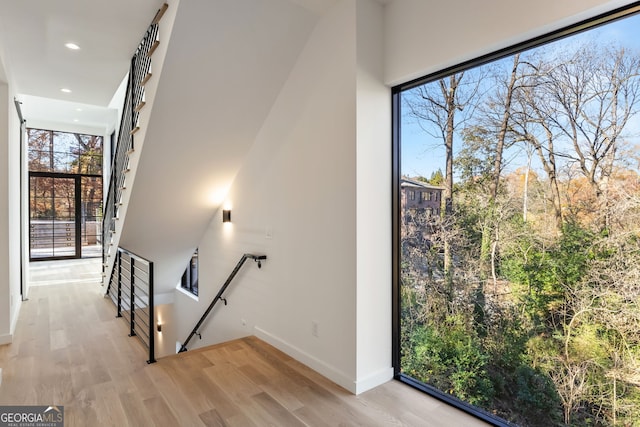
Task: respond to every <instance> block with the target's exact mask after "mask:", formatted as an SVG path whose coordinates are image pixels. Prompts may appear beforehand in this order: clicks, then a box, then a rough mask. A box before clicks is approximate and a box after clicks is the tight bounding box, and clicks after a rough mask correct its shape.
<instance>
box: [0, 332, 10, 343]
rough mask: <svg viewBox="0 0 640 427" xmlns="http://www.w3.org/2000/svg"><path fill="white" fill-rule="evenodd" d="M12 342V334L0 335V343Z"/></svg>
mask: <svg viewBox="0 0 640 427" xmlns="http://www.w3.org/2000/svg"><path fill="white" fill-rule="evenodd" d="M12 342H13V335H11V334H5V335H0V345H3V344H11V343H12Z"/></svg>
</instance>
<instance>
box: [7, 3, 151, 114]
mask: <svg viewBox="0 0 640 427" xmlns="http://www.w3.org/2000/svg"><path fill="white" fill-rule="evenodd" d="M162 3H163V0H135V1H132V0H109V1H95V0H55V1H52V0H0V56H1V58H0V60H1V62H2V63H3V64H4V66H5V71H6V77H7V79H8V80H9V81H10V82H11V83H12V84H13V85H14V87H15V88H16V92H17V94H18V99H19V100H20V101H21V102H22V103H23V107H22V108H23V113H24V115H25V118H26V119H27V122H29V120H37V121H48V122H51V121H57V122H61V123H68V124H74V123H79V122H80V123H81V124H83V125H89V126H100V124H101V123H102V122H104V121H105V120H112V117H113V111H106V109H107V107H108V106H109V102H110V101H111V99H112V97H113V94H114V93H115V92H116V89H117V88H118V86H119V85H120V82H121V81H122V79H123V77H124V76H125V74H126V72H127V71H128V68H129V61H130V59H131V57H132V55H133V53H134V50H135V49H136V47H137V45H138V43H139V42H140V40H141V39H142V36H143V35H144V32H145V31H146V29H147V27H148V26H149V24H150V23H151V20H152V19H153V17H154V15H155V13H156V11H157V10H158V9H159V8H160V6H161V5H162ZM68 42H73V43H76V44H77V45H79V46H80V49H79V50H75V51H74V50H69V49H68V48H66V47H65V43H68ZM1 68H2V67H0V69H1ZM1 74H2V71H0V78H2V75H1ZM62 88H68V89H71V91H72V92H71V93H63V92H61V91H60V89H62ZM78 109H81V110H82V111H78ZM101 110H102V111H101ZM81 113H83V114H81ZM43 115H44V116H45V117H43Z"/></svg>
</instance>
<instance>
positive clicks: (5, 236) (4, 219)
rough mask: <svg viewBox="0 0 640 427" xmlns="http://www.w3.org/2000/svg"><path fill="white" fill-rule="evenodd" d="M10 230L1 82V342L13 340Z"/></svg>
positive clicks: (5, 91) (5, 94)
mask: <svg viewBox="0 0 640 427" xmlns="http://www.w3.org/2000/svg"><path fill="white" fill-rule="evenodd" d="M0 65H1V64H0ZM9 231H10V228H9V85H8V84H6V83H4V82H0V304H1V306H0V307H1V309H0V344H6V343H8V342H11V305H12V304H11V297H10V296H11V293H10V274H9Z"/></svg>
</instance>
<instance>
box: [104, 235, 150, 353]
mask: <svg viewBox="0 0 640 427" xmlns="http://www.w3.org/2000/svg"><path fill="white" fill-rule="evenodd" d="M109 297H110V298H111V300H112V301H113V303H114V304H115V305H116V307H117V308H118V314H117V317H122V318H124V319H125V320H126V321H127V323H128V326H129V336H130V337H133V336H135V337H138V338H139V339H140V341H141V342H142V344H143V345H144V346H145V347H146V348H147V350H148V352H149V360H147V363H154V362H155V361H156V359H155V331H154V327H155V320H154V319H155V312H154V303H153V262H151V261H148V260H146V259H144V258H142V257H139V256H138V255H136V254H134V253H132V252H130V251H128V250H126V249H123V248H118V251H117V255H116V263H115V266H114V269H113V272H112V274H111V280H110V284H109Z"/></svg>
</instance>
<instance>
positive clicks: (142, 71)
mask: <svg viewBox="0 0 640 427" xmlns="http://www.w3.org/2000/svg"><path fill="white" fill-rule="evenodd" d="M167 7H168V5H167V4H166V3H165V4H164V5H163V6H162V7H161V8H160V9H159V10H158V12H157V13H156V15H155V17H154V18H153V21H152V22H151V25H150V26H149V28H148V29H147V32H146V33H145V35H144V38H143V39H142V41H141V42H140V45H138V48H137V49H136V51H135V53H134V55H133V57H132V58H131V65H130V67H129V79H128V82H127V90H126V93H125V100H124V105H123V108H122V119H121V121H120V130H119V132H118V141H117V144H116V147H115V149H114V153H113V160H112V162H111V175H110V178H109V186H108V190H107V192H106V199H105V203H104V212H103V222H102V262H103V272H104V273H105V274H104V275H105V276H106V269H107V268H109V266H110V265H113V264H112V263H113V262H114V261H113V256H114V255H115V248H117V247H118V239H117V238H116V236H115V234H116V222H117V221H118V220H119V219H120V213H121V212H120V211H121V207H122V204H123V192H124V191H125V190H126V188H127V175H128V173H129V172H130V165H129V161H130V155H131V154H132V153H133V152H134V150H135V146H134V135H135V134H136V133H137V132H138V131H139V130H140V123H139V116H140V111H141V110H142V109H143V108H144V106H145V104H146V98H145V84H146V83H147V82H148V81H149V79H150V78H151V76H152V73H151V56H152V55H153V52H154V51H155V50H156V48H157V47H158V44H159V43H160V39H159V37H160V36H159V25H158V23H159V22H160V18H162V15H164V12H165V11H166V10H167ZM107 292H108V291H107Z"/></svg>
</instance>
